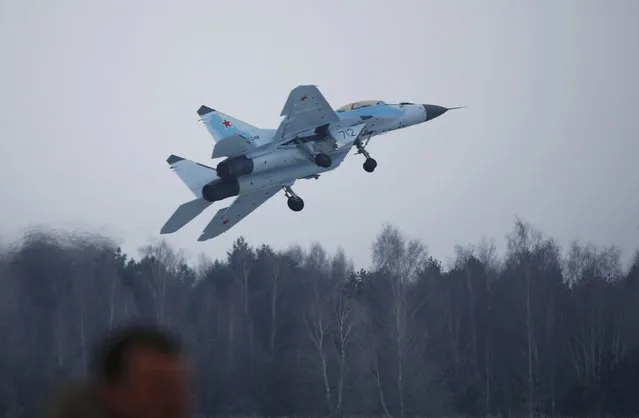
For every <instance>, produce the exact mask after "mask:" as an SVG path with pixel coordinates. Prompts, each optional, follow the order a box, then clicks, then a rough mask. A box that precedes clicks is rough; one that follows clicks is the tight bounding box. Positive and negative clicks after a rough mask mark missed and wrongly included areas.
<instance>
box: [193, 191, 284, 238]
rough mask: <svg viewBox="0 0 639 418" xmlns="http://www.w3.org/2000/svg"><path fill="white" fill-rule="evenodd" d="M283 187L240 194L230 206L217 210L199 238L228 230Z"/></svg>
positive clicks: (210, 236)
mask: <svg viewBox="0 0 639 418" xmlns="http://www.w3.org/2000/svg"><path fill="white" fill-rule="evenodd" d="M281 189H282V186H275V187H271V188H269V189H263V190H258V191H255V192H252V193H247V194H242V195H239V196H238V197H237V198H235V200H234V201H233V202H232V203H231V204H230V205H229V206H228V207H226V208H222V209H220V210H218V211H217V213H216V214H215V216H214V217H213V219H211V222H209V224H208V225H207V226H206V228H204V230H203V231H202V234H201V235H200V237H199V238H198V239H197V240H198V241H206V240H209V239H211V238H215V237H217V236H218V235H220V234H223V233H224V232H226V231H228V230H229V229H231V227H233V226H234V225H235V224H237V223H238V222H240V221H241V220H242V219H244V218H245V217H246V216H248V215H249V214H250V213H251V212H253V211H254V210H255V209H257V208H258V207H259V206H261V205H262V204H263V203H264V202H266V201H267V200H268V199H270V198H271V197H273V196H275V195H276V194H277V192H279V191H280V190H281Z"/></svg>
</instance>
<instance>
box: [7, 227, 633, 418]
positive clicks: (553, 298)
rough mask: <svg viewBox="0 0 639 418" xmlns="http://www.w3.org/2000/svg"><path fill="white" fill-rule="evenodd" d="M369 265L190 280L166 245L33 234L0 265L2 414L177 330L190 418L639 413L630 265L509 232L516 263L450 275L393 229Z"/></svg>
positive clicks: (260, 248)
mask: <svg viewBox="0 0 639 418" xmlns="http://www.w3.org/2000/svg"><path fill="white" fill-rule="evenodd" d="M372 259H373V264H372V268H371V269H370V270H354V268H353V265H352V263H351V262H350V261H349V259H348V258H347V256H346V255H345V254H344V253H343V252H342V251H338V252H337V253H336V254H334V255H329V254H327V253H326V251H325V250H324V249H323V248H322V247H321V246H320V245H313V246H312V247H311V248H310V249H308V250H307V251H306V250H303V249H301V248H299V247H291V248H290V249H288V250H286V251H282V252H279V251H274V250H273V249H272V248H270V247H269V246H268V245H250V244H249V243H247V242H246V241H245V240H243V239H242V238H240V239H238V240H237V241H236V242H235V244H234V245H233V248H231V249H230V250H229V251H228V253H227V255H226V257H225V258H224V259H219V260H215V261H206V262H203V263H201V264H200V265H199V266H197V267H196V268H191V267H189V266H188V265H187V264H186V263H185V261H184V258H183V257H182V256H181V255H180V252H179V251H176V250H175V249H173V248H171V247H170V246H168V245H167V244H165V243H160V244H155V245H149V246H146V247H145V248H143V249H142V250H141V252H140V255H139V257H136V258H135V259H133V258H130V257H128V256H127V255H126V254H123V253H122V252H121V251H120V249H119V248H117V247H116V246H115V245H114V244H113V243H112V242H111V241H110V240H109V239H106V238H104V237H101V236H86V235H74V234H70V235H65V234H60V233H47V232H32V233H29V234H27V235H25V236H24V238H23V239H22V240H21V241H20V242H18V243H16V244H15V245H13V246H10V247H7V248H5V250H3V253H2V256H1V257H0V336H1V337H2V344H0V416H2V417H29V418H31V417H33V418H36V417H40V416H42V415H41V410H40V409H39V408H40V406H41V405H42V402H41V401H42V400H43V396H44V395H47V394H49V393H50V391H51V389H52V388H53V387H54V386H55V385H56V384H57V382H59V381H61V380H64V379H68V378H70V377H74V376H81V375H83V374H84V373H86V371H87V367H88V362H89V360H90V358H89V356H90V348H91V345H92V343H93V342H94V341H95V340H96V338H99V337H101V336H103V335H104V333H107V332H108V330H109V329H110V328H111V327H114V326H116V325H117V324H120V323H124V322H127V321H130V320H131V319H133V318H137V319H138V320H149V321H154V322H158V323H161V324H164V325H165V326H168V327H170V328H172V329H173V330H175V331H176V332H178V333H179V334H180V335H181V336H182V338H183V340H184V341H185V343H186V346H187V347H188V350H189V356H190V358H191V361H192V363H193V364H194V367H193V370H194V372H195V380H194V384H195V389H196V391H197V393H196V397H195V402H196V408H197V411H198V413H199V414H202V415H203V416H207V415H208V416H210V415H218V416H219V415H231V414H236V415H237V414H257V415H262V416H294V415H325V416H328V415H332V416H341V415H360V416H373V415H377V416H381V415H385V416H394V417H404V416H407V417H408V416H418V415H419V416H444V415H448V416H450V415H453V414H464V415H474V416H478V415H508V416H511V415H524V414H525V415H530V416H532V415H533V414H535V415H538V414H544V415H553V416H557V415H570V416H583V415H602V414H608V415H630V414H637V413H639V396H637V390H639V389H638V388H639V327H638V326H637V325H636V323H635V321H637V320H639V258H638V257H635V261H634V264H633V265H632V267H631V268H630V269H629V270H625V269H624V268H623V266H622V264H621V262H620V251H619V250H618V249H617V248H615V247H610V248H600V247H595V246H592V245H587V244H579V243H574V244H573V245H572V246H570V247H569V248H568V249H566V250H565V251H560V249H559V248H558V246H557V244H556V243H555V242H554V241H553V240H552V239H551V238H548V237H546V236H544V235H542V234H541V233H539V232H538V231H536V230H534V229H533V228H532V227H531V226H529V225H527V224H525V223H523V222H520V221H517V222H515V225H514V227H513V230H512V232H511V233H510V234H509V236H508V250H507V253H506V254H505V255H504V256H503V257H498V256H497V254H496V252H495V249H494V246H493V245H491V243H490V242H482V243H480V244H479V245H477V246H476V247H470V248H461V247H460V248H457V256H456V260H455V262H454V264H453V265H451V266H448V267H447V268H444V267H443V266H442V264H441V263H440V262H439V261H438V260H435V259H433V258H431V257H429V256H428V254H427V251H426V249H425V246H424V244H423V243H422V242H420V241H416V240H408V239H407V238H405V237H404V236H403V235H402V234H401V233H400V232H399V231H398V230H396V229H395V228H393V227H391V226H387V227H385V228H384V229H383V230H382V231H381V232H380V234H379V235H378V237H377V239H376V241H375V242H374V243H373V245H372Z"/></svg>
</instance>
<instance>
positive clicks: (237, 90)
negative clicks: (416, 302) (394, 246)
mask: <svg viewBox="0 0 639 418" xmlns="http://www.w3.org/2000/svg"><path fill="white" fill-rule="evenodd" d="M638 19H639V1H636V0H611V1H600V0H597V1H595V0H592V1H590V0H588V1H586V0H575V1H568V0H562V1H550V0H547V1H546V0H544V1H541V0H538V1H534V2H533V1H527V2H524V1H512V0H501V1H498V0H483V1H481V2H479V1H476V0H467V1H448V2H442V1H430V0H415V1H395V2H389V1H378V0H357V1H356V0H349V1H336V0H325V1H322V2H318V1H300V0H297V1H284V0H279V1H278V0H275V1H269V2H258V1H256V0H245V1H244V0H243V1H240V0H233V1H210V0H206V1H185V0H180V1H166V0H152V1H130V0H126V1H125V0H111V1H108V2H98V1H87V0H61V1H56V2H52V1H39V2H38V1H15V0H0V57H1V58H0V59H1V62H2V69H1V70H0V141H1V142H0V144H1V149H0V153H1V154H2V156H3V164H2V165H1V166H0V176H1V177H0V178H1V179H2V181H1V182H0V195H1V196H2V204H1V205H0V208H1V209H0V211H1V216H0V235H2V236H4V240H7V239H11V238H13V237H16V236H17V234H18V233H19V232H20V231H21V230H22V229H24V228H25V227H28V226H30V225H34V224H45V225H54V226H59V227H66V228H69V227H73V228H75V227H78V228H84V229H90V230H98V231H101V232H103V233H105V234H108V235H112V236H114V237H117V238H121V239H122V240H123V242H124V244H125V248H127V249H135V248H137V246H139V245H141V244H143V243H145V242H146V241H147V240H149V239H151V240H152V239H157V238H158V237H159V230H160V228H161V226H162V225H163V223H164V222H165V221H166V219H167V218H168V217H169V216H170V215H171V213H172V212H173V211H174V209H175V208H176V207H177V206H178V205H179V204H181V203H183V202H185V201H187V200H190V199H191V198H192V195H191V194H190V192H189V190H188V189H187V188H186V187H185V186H184V185H183V184H182V183H181V182H180V180H179V179H178V178H177V176H175V174H174V173H172V172H171V171H170V169H169V168H168V166H167V164H166V162H165V159H166V157H167V156H168V155H169V154H171V153H175V154H177V155H181V156H183V157H185V158H191V159H194V160H197V161H200V162H203V163H207V162H208V161H210V160H209V156H210V153H211V146H212V142H211V138H210V136H209V134H208V133H207V131H206V129H205V128H204V126H202V125H201V124H200V123H199V122H198V121H197V115H196V113H195V112H196V110H197V108H198V107H199V106H200V105H201V104H207V105H208V106H211V107H213V108H216V109H219V110H221V111H223V112H225V113H228V114H231V115H233V116H235V117H238V118H240V119H242V120H245V121H247V122H249V123H252V124H255V125H257V126H260V127H265V128H266V127H273V128H275V127H276V126H277V124H278V123H279V121H280V117H279V116H278V115H279V112H280V110H281V108H282V106H283V104H284V101H285V100H286V97H287V95H288V93H289V91H290V90H291V89H292V88H294V87H295V86H296V85H298V84H315V85H318V86H319V88H320V89H321V91H322V92H323V93H324V95H325V96H326V98H327V100H328V101H329V102H330V103H331V104H332V105H333V106H334V107H335V108H336V107H338V106H341V105H343V104H346V103H348V102H352V101H356V100H363V99H373V100H385V101H388V102H399V101H412V102H417V103H432V104H440V105H444V106H457V105H468V106H469V108H467V109H464V110H458V111H455V112H450V113H447V114H445V115H443V116H442V117H440V118H438V119H436V120H434V121H431V122H429V123H427V124H423V125H418V126H416V127H411V128H407V129H405V130H404V131H399V132H395V133H390V134H388V135H385V136H381V137H378V138H375V139H374V140H373V141H372V142H371V146H370V147H369V150H370V152H371V153H372V154H373V156H374V157H375V158H376V159H377V161H378V168H377V170H376V171H375V173H374V174H369V173H366V172H365V171H364V170H363V169H362V163H363V158H361V156H353V155H350V156H349V157H347V160H346V161H345V163H344V164H343V165H342V166H341V167H340V168H339V169H338V170H335V171H333V172H331V173H328V174H326V175H323V176H322V178H321V179H320V180H317V181H315V180H302V181H299V182H298V184H297V187H296V189H295V190H296V192H297V193H298V194H299V195H301V196H302V197H303V198H304V200H305V202H306V207H305V209H304V211H302V212H300V213H293V212H291V211H290V210H289V209H288V208H287V206H286V202H285V199H284V197H283V196H281V195H278V196H276V197H275V198H273V199H271V200H270V201H268V202H267V203H266V204H265V205H264V206H263V207H261V208H260V209H259V210H257V211H256V212H254V213H253V214H252V215H251V216H249V217H248V218H247V219H245V220H244V221H243V222H241V223H240V224H238V225H237V226H236V227H234V228H233V229H231V230H230V231H229V232H228V233H226V234H224V235H222V236H220V237H218V238H217V239H214V240H211V241H207V242H205V243H198V242H197V241H196V239H197V237H198V236H199V233H200V231H201V230H202V229H203V228H204V226H205V225H206V224H207V223H208V221H209V219H210V218H211V217H212V216H213V214H214V212H215V210H216V209H217V208H218V207H220V206H217V207H216V208H211V209H209V210H208V211H207V212H205V213H204V214H203V216H200V217H199V218H197V219H196V220H195V221H194V222H192V223H191V224H189V225H187V226H186V227H185V228H183V229H182V230H180V231H178V232H177V233H175V234H173V235H167V236H165V237H166V238H167V240H168V241H169V242H170V243H172V244H173V245H175V246H177V247H181V248H184V249H185V250H187V251H189V252H192V253H193V254H197V253H199V252H206V253H207V254H208V255H209V256H210V257H220V256H224V252H225V251H226V250H227V249H228V248H229V247H230V245H231V243H232V241H233V240H235V239H236V238H237V237H238V236H239V235H244V236H245V237H246V238H247V239H248V240H249V242H251V243H253V244H257V243H260V242H268V243H270V244H272V245H273V246H274V247H276V248H284V247H286V246H288V245H289V244H291V243H299V244H301V245H303V246H308V245H309V244H310V243H311V242H313V241H319V242H320V243H322V244H323V245H324V246H325V247H326V248H327V249H328V250H329V251H331V252H332V251H334V250H335V249H336V248H337V246H338V245H341V246H342V247H343V248H344V249H345V250H346V252H347V254H348V255H350V256H352V257H353V259H354V261H355V262H356V263H357V264H358V265H366V264H368V262H369V254H370V245H371V242H372V240H373V239H374V237H375V235H376V234H377V233H378V232H379V231H380V228H381V226H382V224H383V223H384V222H390V223H392V224H394V225H396V226H397V227H399V228H400V229H401V230H402V231H404V232H406V233H407V234H408V235H409V236H410V237H416V238H422V239H423V240H424V241H425V243H426V244H427V245H428V248H429V250H430V253H431V254H432V255H434V256H437V257H441V258H444V259H445V258H446V257H447V256H450V255H452V254H453V247H454V245H455V244H468V243H472V242H477V241H478V240H479V239H480V238H481V237H482V235H486V236H488V237H494V238H496V239H497V243H498V245H499V247H500V248H503V241H504V238H503V237H504V235H505V234H506V233H507V232H508V231H510V230H511V228H512V224H513V220H514V217H515V216H516V215H518V216H520V217H522V218H523V219H524V220H527V221H529V222H531V223H532V224H533V225H534V226H536V227H537V228H538V229H541V230H542V231H544V232H546V233H548V234H550V235H552V236H554V237H555V238H557V240H558V241H559V242H560V243H561V244H562V245H564V246H565V245H567V244H568V243H569V242H570V240H572V239H575V238H576V239H582V240H588V241H593V242H595V243H597V244H618V245H620V246H621V247H622V248H623V249H624V250H625V251H626V252H628V253H629V252H631V251H633V250H634V249H635V248H637V246H638V245H639V229H638V228H637V227H638V225H639V196H638V194H639V187H638V186H637V180H638V179H639V175H638V171H639V163H638V159H637V156H638V154H639V117H638V112H637V108H638V105H637V103H638V101H639V83H637V80H636V77H637V74H639V48H638V47H637V40H638V39H639V27H638V26H637V21H638Z"/></svg>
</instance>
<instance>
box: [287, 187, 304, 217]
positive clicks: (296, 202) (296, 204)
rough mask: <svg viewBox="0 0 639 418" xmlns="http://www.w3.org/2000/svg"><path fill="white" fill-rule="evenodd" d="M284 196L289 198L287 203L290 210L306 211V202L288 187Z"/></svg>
mask: <svg viewBox="0 0 639 418" xmlns="http://www.w3.org/2000/svg"><path fill="white" fill-rule="evenodd" d="M284 195H285V196H286V198H287V201H286V203H287V204H288V207H289V209H290V210H292V211H293V212H299V211H301V210H302V209H304V201H303V200H302V198H301V197H299V196H298V195H296V194H295V192H294V191H293V189H291V188H290V187H288V186H287V187H284Z"/></svg>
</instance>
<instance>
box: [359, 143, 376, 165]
mask: <svg viewBox="0 0 639 418" xmlns="http://www.w3.org/2000/svg"><path fill="white" fill-rule="evenodd" d="M366 143H368V141H366ZM355 146H356V147H357V153H356V154H364V157H366V161H364V164H363V167H364V170H366V171H367V172H368V173H372V172H373V171H375V168H376V167H377V161H375V159H374V158H373V157H371V155H370V154H369V153H368V151H366V145H364V144H362V141H361V140H359V139H357V141H355Z"/></svg>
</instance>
